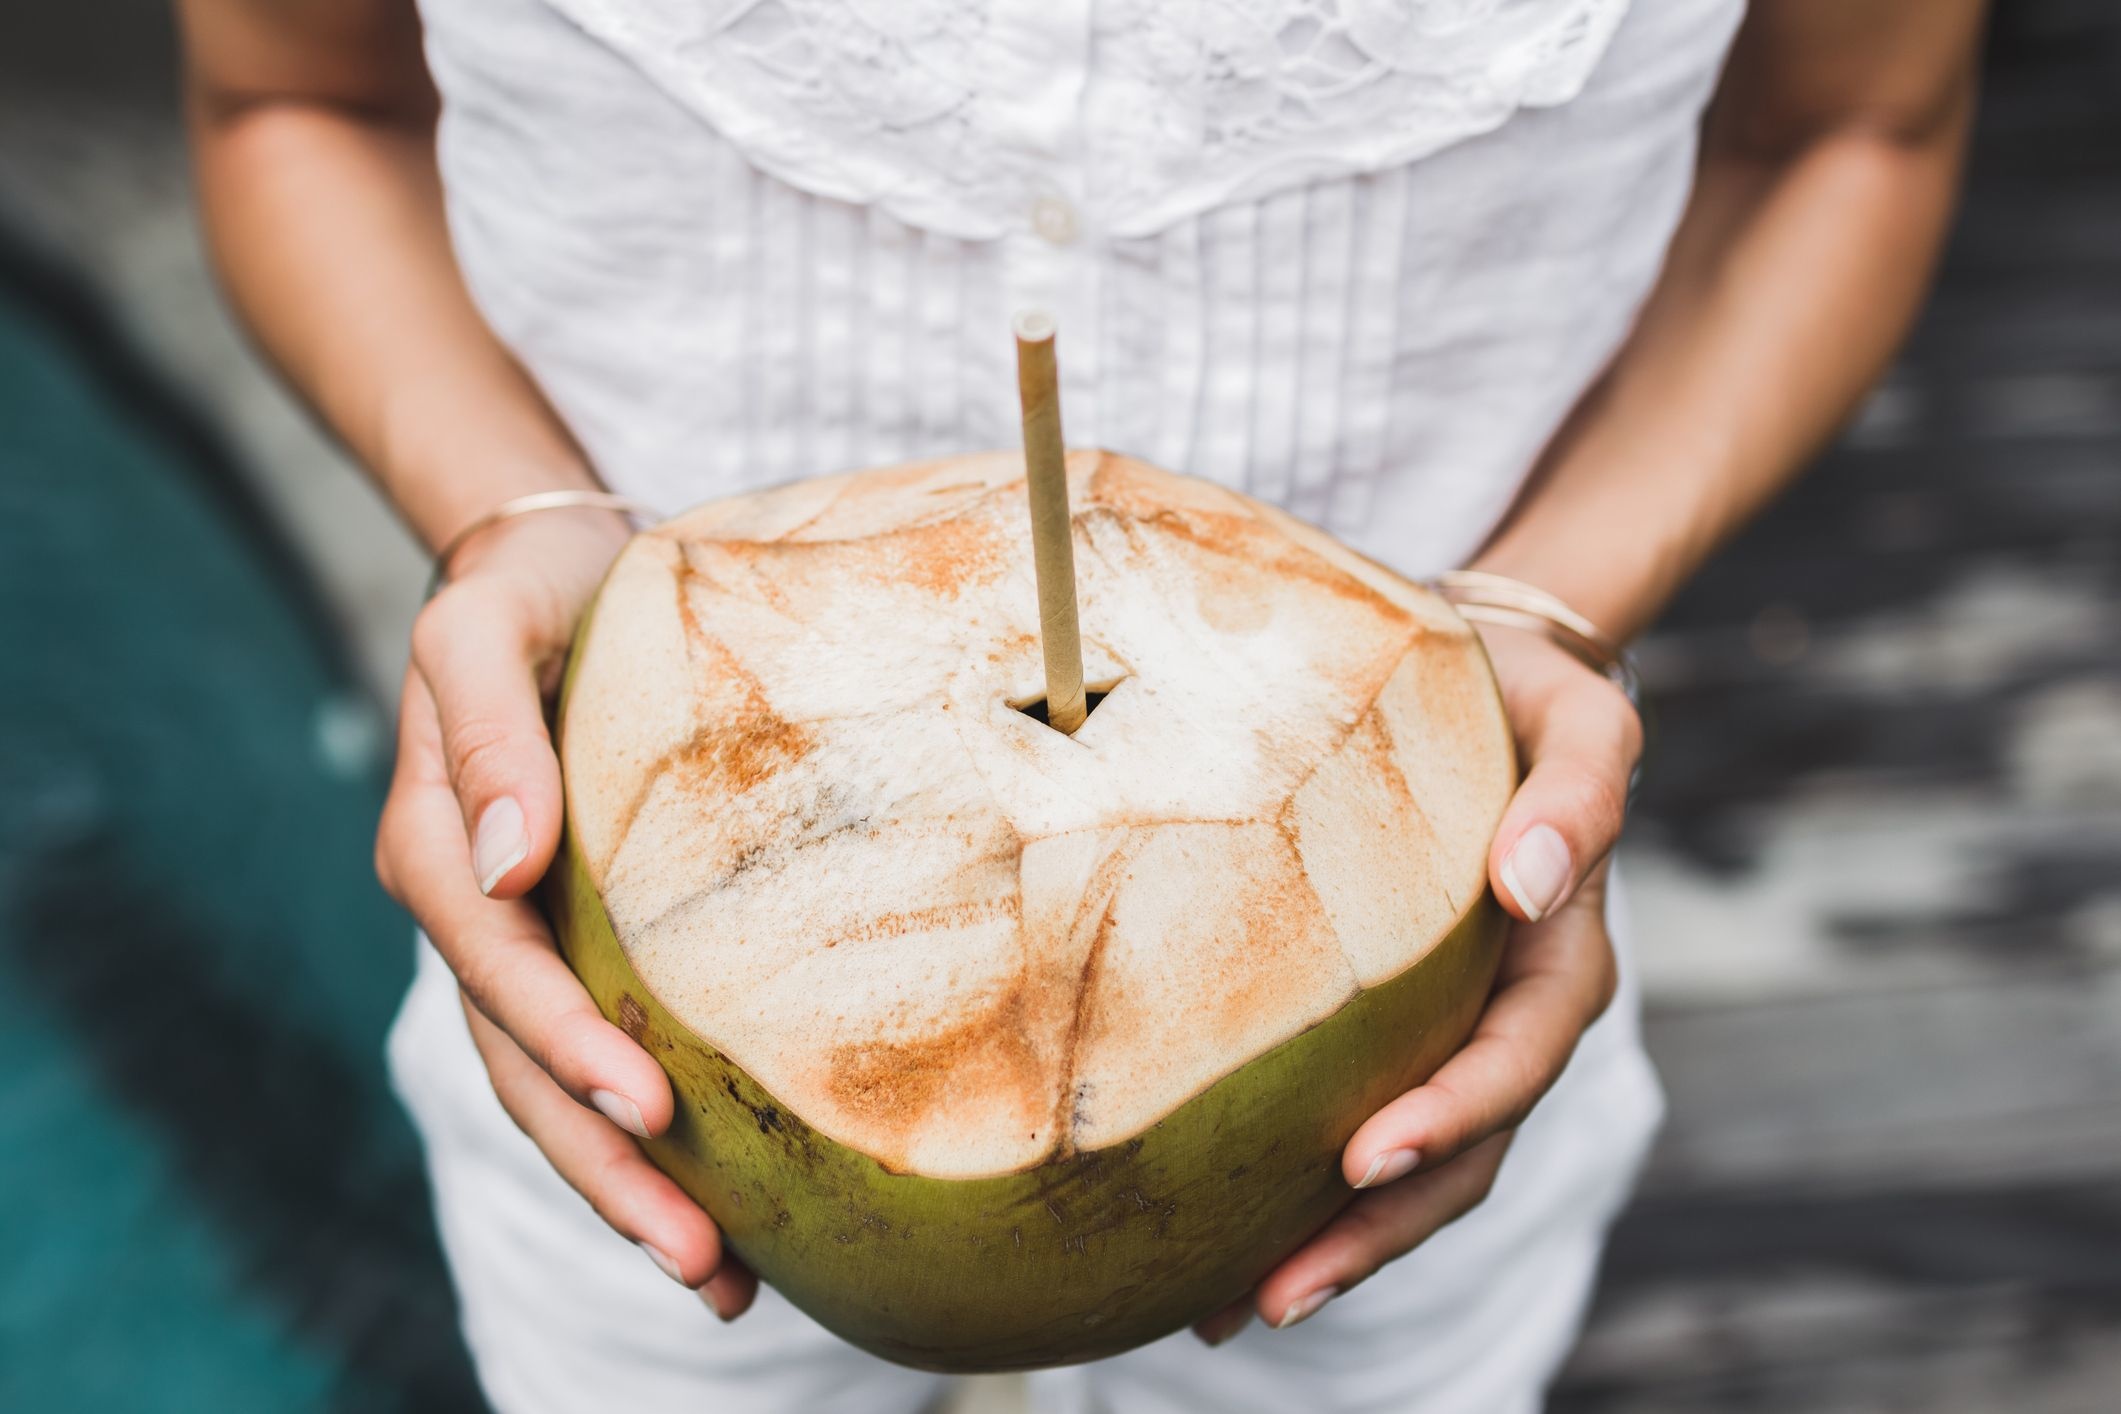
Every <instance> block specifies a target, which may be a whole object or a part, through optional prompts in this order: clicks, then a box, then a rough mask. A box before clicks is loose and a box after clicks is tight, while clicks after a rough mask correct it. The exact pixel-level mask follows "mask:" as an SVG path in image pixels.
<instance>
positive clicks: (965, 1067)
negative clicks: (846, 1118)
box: [825, 980, 1045, 1171]
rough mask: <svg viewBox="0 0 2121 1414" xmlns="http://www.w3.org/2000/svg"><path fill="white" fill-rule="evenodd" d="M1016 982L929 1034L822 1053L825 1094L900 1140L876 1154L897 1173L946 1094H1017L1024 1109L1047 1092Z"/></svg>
mask: <svg viewBox="0 0 2121 1414" xmlns="http://www.w3.org/2000/svg"><path fill="white" fill-rule="evenodd" d="M1029 1011H1030V1008H1029V1005H1028V1002H1027V998H1026V997H1025V995H1024V987H1023V985H1022V982H1021V980H1019V981H1018V982H1016V983H1015V984H1013V985H1011V986H1010V987H1009V988H1008V990H1006V991H1005V992H1003V993H1002V994H1001V996H1000V997H999V998H997V999H996V1000H995V1001H994V1002H993V1003H991V1004H990V1005H988V1006H987V1007H985V1008H983V1009H981V1010H979V1011H976V1012H974V1013H972V1014H971V1015H969V1016H967V1017H965V1018H964V1019H963V1020H962V1021H959V1022H957V1023H955V1024H954V1025H951V1026H947V1027H944V1028H943V1029H941V1030H939V1031H937V1032H936V1033H935V1034H933V1035H931V1036H922V1037H915V1038H913V1039H910V1040H903V1041H864V1042H858V1043H855V1044H852V1045H843V1046H836V1047H834V1048H833V1050H832V1051H831V1053H830V1054H829V1055H828V1056H827V1057H826V1061H825V1063H826V1066H827V1069H828V1071H829V1074H830V1077H831V1079H830V1081H829V1083H828V1086H827V1093H828V1094H830V1096H831V1098H832V1100H833V1102H834V1103H835V1104H837V1105H838V1106H840V1107H841V1108H842V1109H844V1110H845V1111H846V1112H847V1113H848V1114H850V1115H855V1116H859V1117H860V1118H862V1119H865V1120H869V1121H872V1122H874V1123H877V1124H878V1125H879V1126H880V1127H882V1128H883V1129H885V1130H886V1131H888V1132H889V1133H890V1134H891V1135H892V1136H893V1138H894V1139H895V1140H896V1141H897V1142H896V1143H895V1144H894V1145H892V1146H891V1147H892V1148H894V1149H895V1150H896V1151H897V1152H896V1153H893V1154H890V1155H883V1154H878V1155H876V1156H875V1157H876V1158H877V1160H878V1162H879V1163H882V1164H883V1165H884V1166H885V1167H886V1168H888V1169H892V1170H894V1171H902V1170H903V1169H904V1167H905V1163H904V1153H905V1150H906V1149H907V1147H909V1142H910V1140H911V1139H912V1136H913V1135H914V1133H915V1132H916V1131H917V1130H918V1129H919V1128H920V1123H921V1121H922V1120H923V1119H925V1118H926V1117H927V1116H928V1114H929V1113H930V1112H932V1111H933V1110H934V1109H935V1107H936V1106H937V1105H938V1104H940V1103H941V1102H942V1100H943V1098H944V1096H945V1094H946V1093H948V1092H949V1091H952V1090H958V1089H964V1088H970V1089H973V1090H975V1091H985V1092H986V1093H990V1094H999V1095H1008V1096H1013V1097H1018V1099H1019V1102H1020V1103H1021V1104H1023V1105H1024V1107H1025V1108H1026V1110H1027V1111H1031V1110H1034V1109H1035V1108H1036V1106H1035V1102H1034V1097H1035V1096H1037V1095H1038V1094H1039V1093H1040V1092H1041V1091H1042V1090H1043V1089H1044V1079H1045V1067H1044V1066H1043V1065H1042V1064H1041V1063H1040V1059H1039V1056H1038V1054H1037V1052H1036V1050H1035V1048H1034V1047H1033V1045H1032V1044H1031V1040H1030V1034H1031V1028H1030V1025H1029V1022H1030V1016H1029Z"/></svg>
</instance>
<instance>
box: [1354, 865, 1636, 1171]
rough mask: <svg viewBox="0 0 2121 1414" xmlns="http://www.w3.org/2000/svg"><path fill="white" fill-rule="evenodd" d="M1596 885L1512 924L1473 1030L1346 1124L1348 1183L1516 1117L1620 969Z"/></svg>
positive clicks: (1604, 1001) (1557, 1069) (1428, 1158)
mask: <svg viewBox="0 0 2121 1414" xmlns="http://www.w3.org/2000/svg"><path fill="white" fill-rule="evenodd" d="M1604 895H1605V889H1604V878H1603V876H1602V875H1600V876H1597V877H1596V878H1595V879H1594V882H1593V884H1592V886H1591V887H1590V888H1587V889H1585V890H1584V891H1583V892H1582V893H1581V894H1579V895H1578V896H1577V897H1576V898H1575V899H1574V900H1573V901H1571V903H1570V904H1569V906H1568V907H1566V908H1564V909H1563V910H1562V911H1561V912H1560V913H1558V914H1556V915H1554V917H1552V918H1550V919H1548V920H1547V921H1546V922H1544V923H1537V924H1530V923H1521V924H1518V925H1516V927H1515V928H1513V929H1512V931H1511V935H1510V940H1509V943H1508V945H1507V946H1506V947H1505V949H1504V952H1503V960H1502V969H1501V971H1500V973H1499V974H1498V976H1497V978H1496V990H1495V994H1494V996H1493V997H1491V998H1490V999H1489V1001H1488V1006H1487V1009H1486V1010H1485V1011H1484V1012H1482V1013H1481V1017H1480V1021H1479V1022H1478V1024H1476V1025H1475V1027H1474V1029H1473V1037H1472V1039H1471V1040H1470V1041H1468V1042H1467V1043H1466V1045H1465V1047H1464V1049H1462V1050H1460V1051H1459V1052H1458V1054H1456V1055H1454V1056H1453V1057H1451V1059H1450V1060H1448V1061H1446V1062H1445V1063H1444V1066H1443V1068H1442V1069H1441V1070H1439V1071H1437V1072H1436V1074H1434V1075H1433V1076H1431V1077H1430V1078H1429V1079H1428V1081H1427V1082H1426V1083H1424V1084H1422V1085H1420V1086H1418V1087H1417V1088H1415V1089H1413V1090H1409V1091H1408V1092H1407V1093H1406V1094H1404V1095H1401V1096H1400V1097H1399V1098H1398V1099H1396V1100H1394V1101H1392V1103H1390V1104H1389V1105H1386V1106H1385V1107H1384V1108H1383V1109H1381V1110H1379V1111H1378V1112H1377V1113H1376V1114H1374V1115H1372V1116H1371V1117H1370V1118H1369V1119H1368V1120H1366V1121H1365V1122H1364V1123H1363V1126H1362V1128H1360V1129H1358V1130H1356V1131H1355V1137H1354V1138H1353V1139H1350V1140H1349V1141H1348V1147H1347V1150H1346V1152H1345V1153H1344V1154H1343V1155H1342V1158H1341V1172H1342V1173H1343V1174H1344V1175H1346V1177H1347V1180H1348V1182H1349V1183H1351V1184H1353V1185H1354V1186H1355V1187H1357V1188H1377V1187H1381V1186H1383V1185H1385V1184H1390V1183H1394V1182H1396V1181H1398V1180H1400V1179H1403V1178H1404V1177H1405V1176H1406V1175H1408V1174H1410V1173H1413V1172H1415V1171H1416V1170H1417V1169H1421V1168H1429V1169H1433V1168H1436V1167H1437V1166H1439V1165H1442V1164H1447V1163H1449V1162H1450V1161H1451V1160H1452V1159H1453V1158H1454V1157H1456V1156H1457V1155H1459V1154H1460V1153H1463V1152H1464V1151H1466V1150H1467V1149H1469V1148H1471V1147H1472V1146H1474V1145H1476V1144H1479V1143H1481V1142H1482V1141H1484V1140H1486V1139H1487V1138H1488V1137H1489V1136H1490V1135H1493V1134H1495V1133H1497V1132H1499V1131H1502V1130H1509V1129H1515V1128H1516V1127H1517V1126H1518V1125H1519V1124H1521V1123H1523V1122H1524V1117H1525V1116H1526V1115H1527V1114H1529V1113H1530V1112H1531V1109H1532V1106H1533V1105H1534V1104H1536V1103H1537V1102H1538V1100H1539V1098H1540V1096H1542V1095H1544V1094H1546V1092H1547V1091H1548V1090H1549V1089H1550V1088H1552V1086H1553V1084H1554V1082H1555V1081H1556V1080H1558V1079H1559V1078H1560V1077H1561V1071H1562V1068H1563V1067H1564V1066H1566V1065H1567V1064H1568V1061H1569V1057H1570V1055H1571V1054H1573V1053H1574V1051H1575V1049H1576V1042H1577V1040H1578V1039H1579V1038H1580V1037H1581V1036H1582V1035H1583V1032H1584V1029H1585V1028H1586V1027H1588V1026H1589V1025H1590V1024H1591V1023H1592V1022H1593V1021H1595V1020H1597V1019H1598V1016H1599V1014H1600V1013H1602V1012H1603V1011H1604V1010H1605V1009H1606V1007H1607V1005H1608V1004H1609V1003H1611V1001H1612V999H1613V989H1614V987H1615V986H1616V985H1617V983H1618V980H1619V974H1618V971H1617V969H1616V967H1615V964H1614V961H1613V948H1612V944H1611V942H1610V941H1609V940H1608V939H1607V937H1606V932H1605V918H1604V906H1605V898H1604Z"/></svg>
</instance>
